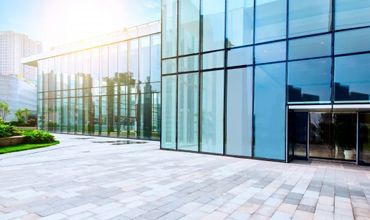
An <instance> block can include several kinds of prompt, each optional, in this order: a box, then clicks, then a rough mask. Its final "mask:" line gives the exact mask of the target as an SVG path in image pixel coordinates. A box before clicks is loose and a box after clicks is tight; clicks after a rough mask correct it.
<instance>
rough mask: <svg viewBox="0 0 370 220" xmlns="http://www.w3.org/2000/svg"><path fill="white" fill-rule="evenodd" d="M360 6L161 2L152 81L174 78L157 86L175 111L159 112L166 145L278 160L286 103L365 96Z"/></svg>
mask: <svg viewBox="0 0 370 220" xmlns="http://www.w3.org/2000/svg"><path fill="white" fill-rule="evenodd" d="M333 4H335V5H333ZM369 8H370V3H369V1H355V2H354V1H348V0H336V1H331V0H312V1H301V0H226V1H225V0H189V1H186V0H165V1H162V32H163V33H166V36H163V38H162V39H163V41H162V42H163V44H162V51H164V52H163V53H162V56H161V58H162V60H161V61H162V62H161V64H162V81H172V80H170V79H176V83H172V84H171V85H173V86H174V87H171V91H172V92H171V93H170V92H168V93H162V99H163V100H165V99H166V100H171V102H167V103H162V104H163V105H162V108H163V109H167V110H168V111H171V114H175V113H176V115H175V118H174V119H171V123H168V121H167V120H169V119H163V120H162V126H168V127H163V130H166V131H169V130H173V131H171V132H170V134H171V135H170V136H171V141H174V143H172V142H171V143H172V144H171V148H172V149H179V150H189V151H198V152H205V153H217V154H225V155H233V156H243V157H256V158H263V159H271V160H279V161H283V160H286V159H287V158H286V155H287V152H286V151H287V148H288V147H287V146H288V143H287V142H288V141H287V139H286V135H287V134H286V130H287V125H288V117H287V115H288V112H287V109H288V107H289V106H293V105H296V106H297V105H333V104H337V103H338V104H350V103H356V104H362V103H367V104H369V103H370V99H369V95H370V92H369V89H368V88H370V84H369V80H368V77H366V76H368V75H370V72H369V71H370V68H368V63H369V62H368V59H369V54H370V38H368V35H369V33H370V31H369V30H370V28H369V25H370V17H369V14H370V13H366V12H367V11H368V10H369ZM169 39H171V40H169ZM169 41H170V42H169ZM165 50H166V51H165ZM197 76H198V81H195V78H197ZM215 87H217V89H214V88H215ZM192 92H195V93H198V94H197V95H192V94H191V93H192ZM174 94H176V95H174ZM190 94H191V96H189V95H190ZM167 96H168V97H167ZM196 100H199V102H196ZM173 101H174V102H175V103H173ZM191 103H192V105H194V106H192V107H191V106H190V104H191ZM167 105H168V106H167ZM210 106H212V107H210ZM172 108H174V110H170V109H172ZM162 113H163V116H164V117H165V114H164V112H162ZM237 115H240V117H238V119H239V120H236V116H237ZM189 117H190V118H191V120H190V122H191V123H190V125H186V124H185V123H184V119H185V118H189ZM172 120H173V121H172ZM271 121H273V122H274V123H273V124H271ZM164 122H166V123H164ZM187 126H189V127H187ZM185 127H186V128H185ZM185 131H186V132H185ZM162 137H163V135H162ZM197 139H198V141H197V142H194V143H193V141H196V140H197ZM190 140H191V141H190ZM188 146H191V147H188ZM162 148H165V146H164V144H163V143H162ZM167 148H169V147H167ZM296 153H298V150H296Z"/></svg>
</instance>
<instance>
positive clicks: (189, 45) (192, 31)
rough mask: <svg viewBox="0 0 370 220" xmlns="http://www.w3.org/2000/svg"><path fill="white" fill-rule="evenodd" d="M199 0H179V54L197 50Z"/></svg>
mask: <svg viewBox="0 0 370 220" xmlns="http://www.w3.org/2000/svg"><path fill="white" fill-rule="evenodd" d="M199 7H200V1H199V0H179V55H184V54H191V53H196V52H198V51H199Z"/></svg>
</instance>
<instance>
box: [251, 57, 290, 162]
mask: <svg viewBox="0 0 370 220" xmlns="http://www.w3.org/2000/svg"><path fill="white" fill-rule="evenodd" d="M254 118H255V130H254V131H255V134H254V136H255V147H254V152H255V156H256V157H260V158H268V159H277V160H284V159H285V63H279V64H269V65H260V66H256V68H255V90H254Z"/></svg>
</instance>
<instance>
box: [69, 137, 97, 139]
mask: <svg viewBox="0 0 370 220" xmlns="http://www.w3.org/2000/svg"><path fill="white" fill-rule="evenodd" d="M73 139H75V140H91V139H94V138H91V137H78V138H73Z"/></svg>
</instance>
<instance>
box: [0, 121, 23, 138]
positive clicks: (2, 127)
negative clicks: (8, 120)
mask: <svg viewBox="0 0 370 220" xmlns="http://www.w3.org/2000/svg"><path fill="white" fill-rule="evenodd" d="M20 134H21V132H20V131H19V130H18V129H17V128H16V127H14V126H11V125H6V124H0V138H3V137H11V136H16V135H20Z"/></svg>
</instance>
